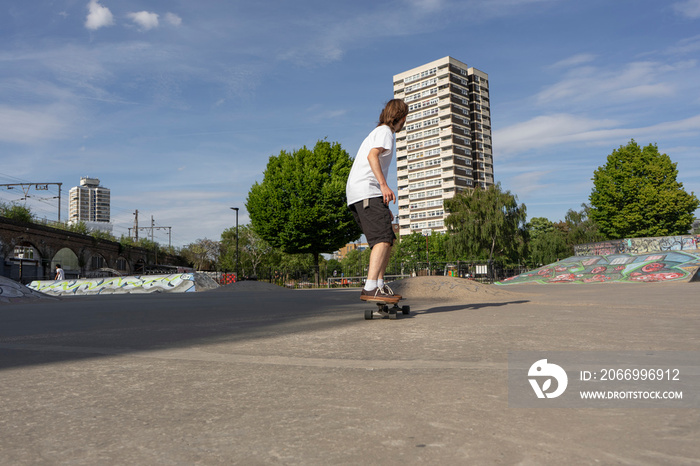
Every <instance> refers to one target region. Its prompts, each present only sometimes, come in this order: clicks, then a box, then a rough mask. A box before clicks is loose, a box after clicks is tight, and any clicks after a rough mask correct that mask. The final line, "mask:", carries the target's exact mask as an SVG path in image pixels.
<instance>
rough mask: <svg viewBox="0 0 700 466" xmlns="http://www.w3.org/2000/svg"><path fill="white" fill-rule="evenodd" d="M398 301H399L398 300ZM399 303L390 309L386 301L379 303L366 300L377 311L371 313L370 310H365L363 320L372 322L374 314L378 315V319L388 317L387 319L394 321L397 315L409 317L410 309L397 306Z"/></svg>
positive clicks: (378, 301)
mask: <svg viewBox="0 0 700 466" xmlns="http://www.w3.org/2000/svg"><path fill="white" fill-rule="evenodd" d="M399 301H401V300H400V299H399ZM399 301H397V302H396V303H394V305H393V306H392V307H389V304H388V303H387V302H386V301H380V300H376V301H375V300H370V299H368V300H366V302H368V303H374V304H376V305H377V310H376V311H373V310H371V309H368V310H365V320H372V319H374V316H375V313H376V314H378V315H379V317H380V318H384V317H389V319H396V318H398V316H399V314H401V315H409V314H411V307H410V306H399Z"/></svg>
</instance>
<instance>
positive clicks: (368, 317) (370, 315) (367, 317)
mask: <svg viewBox="0 0 700 466" xmlns="http://www.w3.org/2000/svg"><path fill="white" fill-rule="evenodd" d="M373 318H374V313H373V312H372V311H365V320H372V319H373Z"/></svg>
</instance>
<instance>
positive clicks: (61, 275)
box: [54, 264, 66, 280]
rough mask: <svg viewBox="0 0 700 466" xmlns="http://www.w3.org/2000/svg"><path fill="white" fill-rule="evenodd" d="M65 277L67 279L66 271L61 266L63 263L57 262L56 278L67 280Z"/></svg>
mask: <svg viewBox="0 0 700 466" xmlns="http://www.w3.org/2000/svg"><path fill="white" fill-rule="evenodd" d="M65 279H66V273H65V272H64V271H63V269H62V268H61V264H56V276H55V277H54V280H65Z"/></svg>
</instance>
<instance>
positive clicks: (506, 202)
mask: <svg viewBox="0 0 700 466" xmlns="http://www.w3.org/2000/svg"><path fill="white" fill-rule="evenodd" d="M445 211H446V212H448V213H449V214H450V215H449V216H448V217H447V218H446V219H445V225H446V226H447V231H448V234H449V236H448V238H447V252H448V254H449V256H450V257H451V258H453V259H455V260H456V259H479V258H486V259H488V260H489V261H493V260H494V259H496V258H497V259H498V260H501V261H511V262H517V260H518V256H519V255H520V254H522V252H523V248H524V245H525V242H524V237H525V229H524V223H525V219H526V217H527V216H526V208H525V205H524V204H520V205H518V202H517V198H516V197H515V196H514V195H513V194H511V193H510V191H502V189H501V184H500V183H498V184H495V185H491V186H489V187H487V188H486V189H482V188H479V187H477V188H475V189H473V190H471V191H469V192H464V193H459V194H457V195H456V196H455V197H453V198H452V199H446V200H445Z"/></svg>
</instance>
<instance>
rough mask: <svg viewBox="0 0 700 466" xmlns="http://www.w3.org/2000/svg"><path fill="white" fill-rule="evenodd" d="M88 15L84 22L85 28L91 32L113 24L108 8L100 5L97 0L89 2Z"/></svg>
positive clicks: (112, 17)
mask: <svg viewBox="0 0 700 466" xmlns="http://www.w3.org/2000/svg"><path fill="white" fill-rule="evenodd" d="M88 11H89V13H88V15H87V19H86V20H85V27H86V28H88V29H91V30H93V31H95V30H97V29H99V28H101V27H105V26H112V25H113V24H114V16H112V12H111V11H109V8H107V7H106V6H102V5H100V3H99V2H98V1H97V0H90V3H88Z"/></svg>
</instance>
